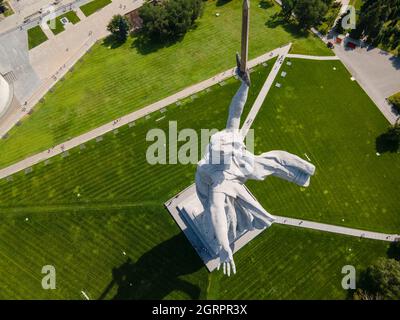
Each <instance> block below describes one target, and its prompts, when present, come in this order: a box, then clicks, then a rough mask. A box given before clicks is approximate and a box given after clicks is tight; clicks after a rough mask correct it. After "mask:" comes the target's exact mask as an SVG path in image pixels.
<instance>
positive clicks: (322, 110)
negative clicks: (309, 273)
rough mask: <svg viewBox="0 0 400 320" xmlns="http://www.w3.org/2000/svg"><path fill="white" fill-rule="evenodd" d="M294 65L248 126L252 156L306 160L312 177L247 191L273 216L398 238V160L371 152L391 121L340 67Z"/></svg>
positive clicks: (256, 185) (274, 182)
mask: <svg viewBox="0 0 400 320" xmlns="http://www.w3.org/2000/svg"><path fill="white" fill-rule="evenodd" d="M292 62H293V64H292V66H290V67H289V66H287V65H286V64H285V65H284V68H283V69H284V70H285V71H286V72H287V73H288V75H287V77H286V78H279V79H278V80H277V81H279V82H280V83H281V84H282V87H281V88H280V89H278V88H275V87H274V88H273V90H272V91H271V92H270V94H269V96H268V97H267V100H266V102H265V104H264V106H263V109H261V112H260V113H259V114H258V116H257V119H256V121H255V123H254V128H255V130H256V132H255V134H256V139H258V140H257V144H256V150H257V151H258V152H262V151H265V150H271V149H284V150H288V151H289V152H293V153H296V154H298V155H300V156H302V157H305V154H307V156H308V157H309V158H310V159H311V161H312V162H313V163H315V165H316V167H317V173H316V176H315V178H313V179H312V183H311V187H310V188H308V189H303V188H299V187H297V186H295V185H293V184H288V183H286V182H284V181H281V180H278V179H273V178H272V179H271V181H270V182H269V183H262V184H260V183H251V184H250V187H251V189H252V190H253V191H254V193H255V195H256V196H257V197H258V198H259V199H260V201H261V202H262V203H263V204H264V206H265V207H266V208H269V209H270V210H271V212H273V213H277V214H281V215H288V216H295V217H302V218H305V219H311V220H317V221H324V222H328V223H332V224H342V225H347V226H352V227H357V228H365V229H370V230H377V231H384V232H393V233H399V231H400V214H399V210H398V205H399V199H398V193H399V187H398V182H399V181H400V158H399V154H398V153H382V154H381V155H380V156H378V155H377V154H376V152H377V148H376V147H377V146H376V139H377V138H378V137H379V136H380V135H382V134H383V133H384V132H386V130H387V128H388V127H389V123H388V122H387V120H386V119H385V118H384V117H383V115H382V114H381V113H380V111H379V110H378V108H377V107H376V106H375V105H374V103H373V102H372V101H371V100H370V99H369V98H368V96H367V95H366V94H365V93H364V92H363V91H362V89H361V88H360V87H359V85H358V84H357V83H356V82H353V81H351V79H350V77H351V75H350V74H349V73H348V72H347V71H346V69H345V68H344V66H343V65H342V63H341V62H340V61H328V62H326V61H324V62H317V61H310V60H293V61H292ZM334 68H336V71H335V70H334ZM378 147H379V148H378V150H380V149H382V147H383V146H382V145H380V144H379V145H378Z"/></svg>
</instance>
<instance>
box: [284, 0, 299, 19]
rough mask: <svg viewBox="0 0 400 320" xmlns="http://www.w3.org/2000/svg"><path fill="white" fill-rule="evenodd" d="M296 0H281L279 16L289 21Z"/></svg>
mask: <svg viewBox="0 0 400 320" xmlns="http://www.w3.org/2000/svg"><path fill="white" fill-rule="evenodd" d="M296 2H297V1H296V0H282V11H281V14H282V16H283V17H284V18H285V19H287V20H288V19H290V17H291V16H292V14H293V10H294V8H295V6H296Z"/></svg>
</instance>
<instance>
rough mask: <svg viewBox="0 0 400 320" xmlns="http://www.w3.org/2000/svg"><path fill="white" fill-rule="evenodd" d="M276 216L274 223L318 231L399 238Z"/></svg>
mask: <svg viewBox="0 0 400 320" xmlns="http://www.w3.org/2000/svg"><path fill="white" fill-rule="evenodd" d="M276 218H277V219H276V221H275V223H279V224H284V225H289V226H293V227H299V228H306V229H313V230H319V231H325V232H332V233H338V234H343V235H347V236H352V237H358V238H365V239H372V240H382V241H389V242H393V241H396V240H397V241H399V240H400V235H398V234H386V233H379V232H373V231H366V230H360V229H352V228H346V227H340V226H335V225H331V224H325V223H319V222H312V221H307V220H300V219H294V218H287V217H281V216H276Z"/></svg>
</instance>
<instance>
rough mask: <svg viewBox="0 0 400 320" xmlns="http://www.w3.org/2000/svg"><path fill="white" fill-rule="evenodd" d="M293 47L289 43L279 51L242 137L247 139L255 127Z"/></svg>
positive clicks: (250, 113)
mask: <svg viewBox="0 0 400 320" xmlns="http://www.w3.org/2000/svg"><path fill="white" fill-rule="evenodd" d="M291 47H292V44H291V43H289V44H288V45H287V46H285V47H283V48H280V49H279V56H278V59H277V60H276V62H275V65H274V67H273V68H272V71H271V72H270V74H269V75H268V77H267V80H266V81H265V83H264V85H263V87H262V88H261V91H260V93H259V94H258V96H257V99H256V101H254V104H253V106H252V108H251V110H250V112H249V114H248V116H247V118H246V121H245V122H244V125H243V127H242V129H241V133H242V136H243V137H245V136H246V135H247V133H248V132H249V129H250V128H251V126H252V125H253V122H254V120H255V118H256V116H257V114H258V112H259V111H260V109H261V106H262V105H263V103H264V100H265V98H266V97H267V94H268V92H269V90H270V89H271V86H272V84H273V83H274V80H275V78H276V76H277V75H278V73H279V70H280V69H281V66H282V64H283V61H284V60H285V58H286V56H287V55H288V53H289V51H290V48H291Z"/></svg>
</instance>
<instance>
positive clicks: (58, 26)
mask: <svg viewBox="0 0 400 320" xmlns="http://www.w3.org/2000/svg"><path fill="white" fill-rule="evenodd" d="M62 18H67V19H68V20H69V22H71V23H72V24H77V23H78V22H79V21H81V20H80V19H79V17H78V15H77V14H76V12H75V11H69V12H67V13H65V14H63V15H61V16H59V17H57V18H55V19H54V20H50V21H48V22H47V24H48V25H49V26H50V25H52V24H53V23H54V26H55V28H54V29H51V31H52V32H53V33H54V34H59V33H60V32H63V31H64V30H65V28H64V25H63V24H62V23H61V19H62Z"/></svg>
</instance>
